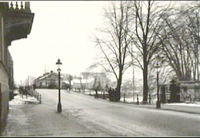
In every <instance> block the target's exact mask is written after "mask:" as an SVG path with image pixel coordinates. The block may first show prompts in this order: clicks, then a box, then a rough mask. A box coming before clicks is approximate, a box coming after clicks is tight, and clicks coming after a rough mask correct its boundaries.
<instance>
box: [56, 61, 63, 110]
mask: <svg viewBox="0 0 200 138" xmlns="http://www.w3.org/2000/svg"><path fill="white" fill-rule="evenodd" d="M56 65H57V66H58V69H57V71H58V106H57V112H58V113H61V112H62V105H61V100H60V72H61V69H60V65H62V63H61V62H60V59H58V61H57V62H56Z"/></svg>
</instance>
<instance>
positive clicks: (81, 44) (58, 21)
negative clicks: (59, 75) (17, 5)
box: [9, 1, 110, 83]
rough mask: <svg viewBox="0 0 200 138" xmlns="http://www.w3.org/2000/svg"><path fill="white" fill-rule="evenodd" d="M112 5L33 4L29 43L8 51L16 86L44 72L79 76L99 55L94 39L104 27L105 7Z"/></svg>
mask: <svg viewBox="0 0 200 138" xmlns="http://www.w3.org/2000/svg"><path fill="white" fill-rule="evenodd" d="M109 3H110V1H90V2H89V1H58V2H55V1H31V10H32V12H33V13H35V17H34V21H33V26H32V30H31V33H30V35H28V38H27V39H20V40H17V41H13V42H12V44H11V46H10V47H9V50H10V52H11V55H12V57H13V60H14V78H15V81H16V82H17V83H19V82H20V81H23V80H25V79H26V78H27V76H28V75H29V76H35V77H38V76H39V75H42V74H43V73H44V72H45V70H46V71H47V72H48V71H50V70H53V71H56V69H57V67H56V64H55V63H56V61H57V59H58V58H60V59H61V62H62V63H63V66H62V72H63V73H71V74H79V73H80V72H82V71H85V70H86V68H87V67H88V66H90V65H91V64H92V63H93V62H94V60H95V57H96V55H97V52H96V50H95V46H94V43H93V42H92V36H93V34H94V33H95V29H96V28H98V27H99V26H101V24H102V23H103V7H106V6H108V5H109Z"/></svg>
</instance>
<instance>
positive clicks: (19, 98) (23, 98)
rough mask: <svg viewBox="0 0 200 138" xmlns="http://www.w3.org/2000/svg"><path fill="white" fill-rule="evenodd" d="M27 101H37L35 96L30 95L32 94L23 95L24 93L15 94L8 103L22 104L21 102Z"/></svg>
mask: <svg viewBox="0 0 200 138" xmlns="http://www.w3.org/2000/svg"><path fill="white" fill-rule="evenodd" d="M28 102H31V103H38V102H39V101H38V100H37V99H36V98H35V97H32V96H29V95H27V96H25V95H23V96H22V95H19V94H18V95H16V96H15V97H14V99H13V100H11V101H10V102H9V105H22V104H25V103H28Z"/></svg>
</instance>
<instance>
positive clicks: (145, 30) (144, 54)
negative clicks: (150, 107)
mask: <svg viewBox="0 0 200 138" xmlns="http://www.w3.org/2000/svg"><path fill="white" fill-rule="evenodd" d="M157 3H158V2H157ZM157 3H156V2H155V1H153V0H148V1H133V2H132V4H131V7H132V9H133V10H132V11H133V13H132V16H133V19H134V20H133V23H132V24H133V25H134V30H133V37H132V40H133V44H134V46H135V48H136V50H134V51H132V50H131V52H130V54H131V57H132V58H133V59H134V62H133V64H134V65H135V66H138V67H139V68H140V69H142V71H143V103H147V99H148V91H149V88H148V76H149V75H148V72H149V64H150V62H151V61H152V59H153V55H154V54H155V53H156V52H157V50H158V48H159V41H158V38H157V33H158V32H159V31H160V30H161V29H162V20H161V19H162V18H161V17H162V16H163V13H164V11H165V10H167V7H165V8H164V7H163V6H162V7H160V6H159V5H158V4H157Z"/></svg>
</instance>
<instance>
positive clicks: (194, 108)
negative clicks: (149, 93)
mask: <svg viewBox="0 0 200 138" xmlns="http://www.w3.org/2000/svg"><path fill="white" fill-rule="evenodd" d="M127 104H133V103H127ZM134 105H135V106H138V107H142V108H152V109H156V105H155V104H139V105H137V104H135V103H134ZM158 110H171V111H177V112H185V113H192V114H200V103H166V104H161V108H160V109H158Z"/></svg>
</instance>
